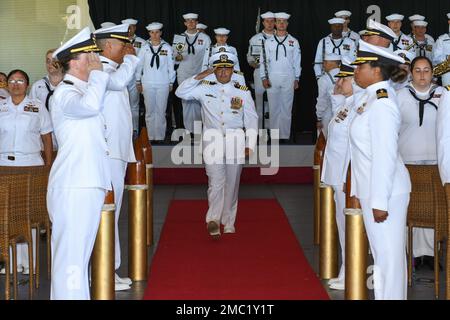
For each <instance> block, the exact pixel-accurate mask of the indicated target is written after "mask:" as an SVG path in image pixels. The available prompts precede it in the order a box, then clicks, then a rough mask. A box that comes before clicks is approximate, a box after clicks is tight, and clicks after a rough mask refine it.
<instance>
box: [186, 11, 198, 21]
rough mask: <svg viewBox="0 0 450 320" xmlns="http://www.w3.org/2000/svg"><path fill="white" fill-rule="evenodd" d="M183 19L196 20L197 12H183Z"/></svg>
mask: <svg viewBox="0 0 450 320" xmlns="http://www.w3.org/2000/svg"><path fill="white" fill-rule="evenodd" d="M183 19H184V20H188V19H194V20H197V19H198V14H197V13H186V14H183Z"/></svg>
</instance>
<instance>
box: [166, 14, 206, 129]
mask: <svg viewBox="0 0 450 320" xmlns="http://www.w3.org/2000/svg"><path fill="white" fill-rule="evenodd" d="M183 19H184V21H185V22H184V24H185V26H186V28H187V29H186V31H185V32H184V33H182V34H181V35H182V36H184V37H185V39H184V41H185V42H184V43H183V45H184V46H183V48H182V51H180V52H178V51H176V52H174V55H175V63H176V64H178V65H179V66H178V69H177V81H178V84H179V85H180V84H181V83H182V82H183V81H184V80H186V79H188V78H190V77H192V76H194V75H196V74H198V73H200V72H201V70H202V63H203V58H204V56H205V52H206V49H208V48H209V47H210V46H211V39H210V38H209V36H208V35H207V34H205V33H201V32H198V31H197V28H196V26H197V20H198V14H196V13H187V14H185V15H183ZM175 45H176V44H174V46H175ZM182 105H183V122H184V127H185V128H186V129H187V130H189V131H190V132H194V122H195V121H201V112H200V104H199V103H198V102H197V101H189V100H186V99H183V100H182Z"/></svg>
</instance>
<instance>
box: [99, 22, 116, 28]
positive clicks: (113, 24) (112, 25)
mask: <svg viewBox="0 0 450 320" xmlns="http://www.w3.org/2000/svg"><path fill="white" fill-rule="evenodd" d="M114 26H117V24H115V23H114V22H103V23H102V24H101V25H100V27H102V28H108V27H114Z"/></svg>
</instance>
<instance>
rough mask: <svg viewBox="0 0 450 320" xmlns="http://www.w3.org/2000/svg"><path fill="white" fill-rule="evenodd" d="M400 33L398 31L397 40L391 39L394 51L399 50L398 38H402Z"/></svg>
mask: <svg viewBox="0 0 450 320" xmlns="http://www.w3.org/2000/svg"><path fill="white" fill-rule="evenodd" d="M402 35H403V34H402V33H400V35H399V36H398V40H394V41H392V45H393V46H394V51H396V50H399V49H400V47H399V46H398V44H399V43H400V40H401V39H402Z"/></svg>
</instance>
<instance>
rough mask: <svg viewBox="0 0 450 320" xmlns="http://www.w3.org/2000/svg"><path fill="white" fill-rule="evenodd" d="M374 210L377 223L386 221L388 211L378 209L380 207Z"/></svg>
mask: <svg viewBox="0 0 450 320" xmlns="http://www.w3.org/2000/svg"><path fill="white" fill-rule="evenodd" d="M372 211H373V218H374V220H375V222H376V223H383V222H385V221H386V220H387V218H388V216H389V214H388V212H387V211H383V210H378V209H372Z"/></svg>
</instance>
